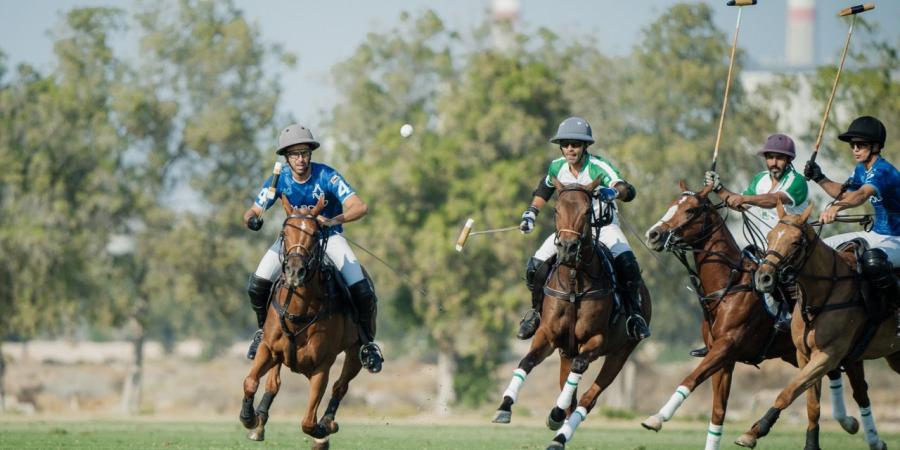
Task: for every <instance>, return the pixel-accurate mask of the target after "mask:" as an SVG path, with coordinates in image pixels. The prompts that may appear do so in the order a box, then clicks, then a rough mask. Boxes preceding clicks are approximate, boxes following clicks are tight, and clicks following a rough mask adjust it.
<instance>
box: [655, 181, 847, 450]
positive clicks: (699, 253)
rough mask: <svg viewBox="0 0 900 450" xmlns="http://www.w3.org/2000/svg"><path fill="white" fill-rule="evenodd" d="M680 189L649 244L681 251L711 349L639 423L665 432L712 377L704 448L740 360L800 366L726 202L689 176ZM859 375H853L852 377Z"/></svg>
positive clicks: (836, 395) (717, 437) (709, 446)
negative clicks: (725, 214)
mask: <svg viewBox="0 0 900 450" xmlns="http://www.w3.org/2000/svg"><path fill="white" fill-rule="evenodd" d="M679 187H680V188H681V190H682V193H681V194H680V195H679V196H678V197H677V198H676V199H675V201H673V202H672V204H671V205H670V206H669V209H668V210H667V211H666V213H665V215H663V217H662V218H661V219H660V220H659V221H658V222H657V223H656V224H654V225H653V226H652V227H650V229H649V230H648V231H647V233H646V236H647V243H648V246H650V247H651V248H652V249H653V250H654V251H657V252H661V251H671V252H673V253H675V254H676V256H677V257H678V258H679V260H680V261H681V263H682V264H683V265H684V266H685V268H686V269H687V270H688V272H689V274H690V275H691V279H692V282H693V284H694V288H695V290H696V292H697V295H698V297H699V300H700V306H701V308H702V309H703V317H704V320H703V322H702V323H701V333H702V336H703V341H704V342H705V343H706V346H707V348H709V353H707V355H706V356H705V357H704V358H703V359H702V360H701V361H700V363H699V364H698V365H697V367H695V368H694V370H693V371H692V372H691V373H690V374H689V375H688V376H687V377H685V378H684V380H682V382H681V384H680V385H679V386H678V387H677V389H676V390H675V393H673V394H672V397H671V398H670V399H669V401H668V402H667V403H666V404H665V405H664V406H663V407H662V408H661V409H660V410H659V412H658V413H656V414H654V415H652V416H650V417H648V418H647V419H646V420H644V421H643V422H642V423H641V425H642V426H643V427H644V428H646V429H648V430H652V431H657V432H658V431H659V430H661V429H662V427H663V423H664V422H667V421H669V420H670V419H671V418H672V416H673V415H674V414H675V412H676V411H677V410H678V408H679V407H680V406H681V404H682V402H684V401H685V400H686V399H687V397H688V396H689V395H690V394H691V392H693V391H694V389H696V388H697V386H699V385H700V384H701V383H703V382H704V381H706V379H707V378H709V377H710V376H711V377H712V383H713V388H712V391H713V404H712V412H711V414H710V422H709V428H708V430H707V437H706V450H714V449H718V448H719V444H720V441H721V439H722V428H723V424H724V421H725V413H726V409H727V406H728V397H729V395H730V392H731V382H732V374H733V371H734V366H735V364H736V363H738V362H742V363H745V364H750V365H757V364H759V363H761V362H763V361H765V360H768V359H775V358H780V359H782V360H784V361H786V362H787V363H789V364H791V365H793V366H797V358H796V349H795V347H794V345H793V343H792V341H791V337H790V335H789V334H788V333H778V332H776V331H775V329H774V319H773V318H772V316H770V315H769V314H768V313H766V311H765V309H764V308H765V307H764V306H763V302H762V300H761V299H760V298H759V297H758V294H757V293H756V292H754V289H753V287H752V279H751V278H752V275H753V273H754V271H755V270H756V269H757V263H756V262H755V261H754V260H753V257H752V255H745V254H744V253H743V252H742V251H741V249H740V248H738V245H737V243H736V242H735V240H734V237H733V236H732V234H731V232H730V231H729V230H728V227H727V226H726V224H725V219H723V218H722V216H720V215H719V213H718V212H717V210H718V209H719V208H721V207H723V205H724V203H723V204H719V205H714V204H713V203H712V202H711V201H710V200H709V193H710V191H711V190H712V188H711V186H706V187H704V188H703V189H702V190H700V191H699V192H696V193H695V192H692V191H691V190H690V189H688V187H687V186H686V185H685V184H684V182H683V181H681V182H680V183H679ZM687 253H693V257H694V258H693V259H694V267H695V268H696V269H692V268H691V267H690V266H689V265H688V261H687V259H686V256H685V255H686V254H687ZM828 376H829V378H830V379H831V380H832V383H831V388H832V398H833V399H834V400H835V407H833V410H834V416H835V419H837V420H838V422H839V423H840V424H841V427H843V428H844V430H845V431H847V432H848V433H851V434H853V433H856V432H857V431H858V430H859V422H857V420H856V419H855V418H854V417H849V416H847V415H846V413H845V412H844V406H843V389H842V386H841V374H840V371H835V372H832V373H829V374H828ZM859 379H861V378H859ZM855 380H857V378H855V377H854V378H852V379H851V383H853V381H855ZM860 389H861V386H859V385H856V384H854V385H853V391H854V393H856V392H858V391H859V390H860Z"/></svg>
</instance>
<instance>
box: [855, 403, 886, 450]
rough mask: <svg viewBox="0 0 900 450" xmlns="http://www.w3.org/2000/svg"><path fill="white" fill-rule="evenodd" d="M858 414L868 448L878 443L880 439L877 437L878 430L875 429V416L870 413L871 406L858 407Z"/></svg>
mask: <svg viewBox="0 0 900 450" xmlns="http://www.w3.org/2000/svg"><path fill="white" fill-rule="evenodd" d="M859 415H860V418H861V419H862V425H863V430H865V431H866V442H867V443H868V444H869V447H870V448H877V447H875V446H876V445H878V442H879V441H881V439H880V438H879V437H878V430H876V429H875V416H873V415H872V407H871V406H867V407H865V408H859Z"/></svg>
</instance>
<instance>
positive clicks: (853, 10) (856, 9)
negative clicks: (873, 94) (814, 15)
mask: <svg viewBox="0 0 900 450" xmlns="http://www.w3.org/2000/svg"><path fill="white" fill-rule="evenodd" d="M870 9H875V4H874V3H866V4H864V5H856V6H851V7H849V8H844V9H842V10H841V11H840V12H838V17H843V16H853V18H852V19H851V20H850V29H849V30H847V40H846V41H844V50H843V51H842V52H841V63H840V64H839V65H838V70H837V74H835V76H834V83H833V84H832V85H831V95H829V96H828V103H827V104H825V114H824V115H823V116H822V123H820V124H819V134H818V135H817V136H816V146H815V148H813V154H812V156H810V158H809V160H810V161H812V162H815V161H816V156H818V154H819V146H820V145H822V135H823V134H825V123H826V122H828V113H829V112H831V102H833V101H834V93H835V92H837V85H838V80H840V79H841V71H842V70H844V59H845V58H847V49H848V48H850V37H851V36H853V24H854V23H856V15H857V14H859V13H861V12H865V11H868V10H870Z"/></svg>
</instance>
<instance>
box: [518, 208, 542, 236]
mask: <svg viewBox="0 0 900 450" xmlns="http://www.w3.org/2000/svg"><path fill="white" fill-rule="evenodd" d="M537 213H538V209H537V208H535V207H534V206H529V207H528V209H526V210H525V212H523V213H522V223H520V224H519V229H520V230H522V233H524V234H528V233H531V232H532V231H534V219H536V218H537Z"/></svg>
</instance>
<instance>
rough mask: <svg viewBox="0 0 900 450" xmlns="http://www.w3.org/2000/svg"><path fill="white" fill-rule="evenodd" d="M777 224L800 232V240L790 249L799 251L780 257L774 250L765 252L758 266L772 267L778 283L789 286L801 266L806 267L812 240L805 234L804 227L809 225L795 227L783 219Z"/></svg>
mask: <svg viewBox="0 0 900 450" xmlns="http://www.w3.org/2000/svg"><path fill="white" fill-rule="evenodd" d="M778 223H780V224H784V225H788V226H791V227H794V228H796V229H798V230H800V240H798V241H794V242H792V243H791V247H799V251H793V252H791V253H790V254H788V255H782V254H781V253H779V252H777V251H775V250H771V249H770V250H766V256H765V258H764V259H763V260H762V261H760V263H759V265H760V268H761V267H762V266H764V265H766V264H768V265H770V266H772V271H774V272H775V274H776V278H777V279H778V281H779V282H781V283H786V284H790V283H793V282H794V281H795V280H796V279H797V271H799V270H801V269H803V266H805V265H806V261H807V260H809V257H810V256H811V255H812V252H811V251H809V247H810V244H811V243H812V242H813V240H814V238H810V237H809V235H808V234H807V232H806V227H807V226H809V225H808V224H806V223H803V224H801V225H797V224H795V223H792V222H788V221H786V220H784V219H782V220H779V221H778ZM815 237H818V233H816V235H815ZM770 255H771V256H772V257H774V258H775V261H772V260H770V259H769V256H770Z"/></svg>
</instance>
